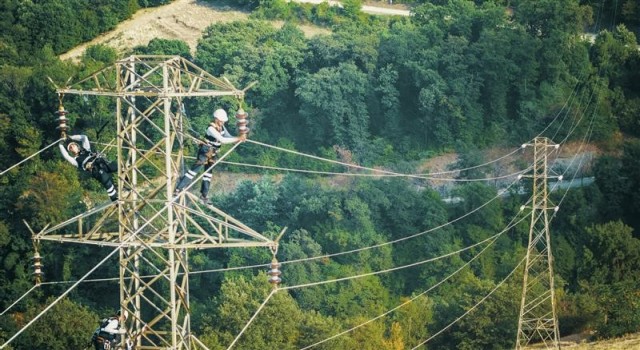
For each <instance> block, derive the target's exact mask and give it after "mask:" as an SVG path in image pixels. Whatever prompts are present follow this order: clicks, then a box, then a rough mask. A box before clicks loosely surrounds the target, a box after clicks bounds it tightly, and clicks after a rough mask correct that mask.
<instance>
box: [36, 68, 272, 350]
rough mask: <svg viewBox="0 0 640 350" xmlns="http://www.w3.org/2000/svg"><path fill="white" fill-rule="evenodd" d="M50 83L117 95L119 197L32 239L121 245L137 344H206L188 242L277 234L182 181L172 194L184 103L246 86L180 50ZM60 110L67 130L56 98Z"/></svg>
mask: <svg viewBox="0 0 640 350" xmlns="http://www.w3.org/2000/svg"><path fill="white" fill-rule="evenodd" d="M245 90H246V89H245ZM57 92H58V94H60V95H61V96H64V95H65V94H75V95H83V96H85V95H93V96H106V97H110V98H115V113H114V116H115V118H116V125H117V138H116V139H115V140H114V141H112V143H111V144H110V145H109V146H108V147H113V148H114V149H115V150H116V151H117V162H118V192H119V194H120V199H119V200H118V201H117V202H114V203H109V204H104V205H99V206H96V207H94V208H93V209H90V210H89V211H88V212H85V213H83V214H80V215H78V216H76V217H74V218H71V219H69V220H67V221H65V222H63V223H60V224H58V225H55V226H53V227H50V228H47V227H46V228H45V229H43V230H42V231H40V232H39V233H37V234H34V240H35V241H37V242H39V241H42V240H50V241H56V242H73V243H81V244H94V245H99V246H107V247H113V248H114V249H118V253H119V270H120V273H119V289H120V291H119V292H120V308H121V311H122V312H123V314H125V315H126V316H127V318H126V321H125V326H126V332H127V333H126V338H127V339H129V340H130V341H132V342H133V343H134V345H135V348H136V349H176V350H177V349H207V348H206V346H205V345H204V344H202V342H201V341H200V340H198V339H197V337H196V336H195V335H194V334H192V332H191V328H190V308H189V258H188V253H189V250H190V249H209V248H224V247H269V248H271V249H272V250H273V251H275V249H276V245H277V242H275V241H273V240H271V239H269V238H266V237H264V236H263V235H262V234H260V233H258V232H255V231H254V230H252V229H251V228H250V227H247V226H246V225H244V224H243V223H242V222H240V221H238V220H236V219H234V218H232V217H231V216H229V215H227V214H226V213H224V212H223V211H222V210H220V209H219V208H216V207H214V206H212V205H210V204H206V203H203V202H201V201H198V199H197V198H196V196H194V195H193V194H191V193H190V192H189V191H184V192H182V193H180V194H178V195H176V196H174V195H173V190H174V188H175V186H176V181H177V180H178V179H179V176H180V173H181V166H182V163H183V146H184V144H185V142H186V140H185V135H187V134H186V133H184V132H183V130H186V125H185V123H187V122H188V120H186V117H185V115H184V113H183V110H184V109H183V108H182V103H183V99H184V98H189V97H217V96H235V97H237V98H242V97H244V92H245V91H244V90H238V89H236V88H235V87H233V85H232V84H231V83H230V82H229V81H227V80H221V79H218V78H215V77H213V76H212V75H211V74H209V73H207V72H205V71H204V70H202V69H200V68H199V67H197V66H195V65H193V64H192V63H190V62H189V61H187V60H185V59H183V58H181V57H179V56H130V57H128V58H125V59H122V60H120V61H117V62H116V63H115V64H113V65H111V66H109V67H106V68H104V69H102V70H100V71H98V72H96V73H94V74H92V75H90V76H89V77H87V78H85V79H82V80H80V81H78V82H77V83H74V84H72V85H70V86H67V87H64V88H59V89H58V90H57ZM58 114H59V115H60V118H59V124H60V125H59V128H60V129H61V130H62V131H63V132H64V131H66V128H67V127H66V124H65V123H66V118H65V117H64V115H65V114H66V111H64V108H63V107H61V109H60V111H59V112H58ZM80 117H81V116H80ZM239 119H240V118H239ZM94 148H95V147H94ZM232 150H233V148H232V149H231V150H229V151H228V152H227V153H226V154H223V155H221V156H220V158H219V160H222V158H224V157H225V156H226V155H227V154H228V153H229V152H231V151H232ZM125 188H126V189H127V190H128V191H125ZM114 254H115V252H114Z"/></svg>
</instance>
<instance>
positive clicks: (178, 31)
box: [60, 0, 330, 62]
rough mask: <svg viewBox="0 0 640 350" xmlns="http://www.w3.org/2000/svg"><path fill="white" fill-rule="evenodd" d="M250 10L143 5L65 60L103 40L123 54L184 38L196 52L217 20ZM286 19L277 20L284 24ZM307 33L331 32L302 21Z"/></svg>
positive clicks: (188, 0)
mask: <svg viewBox="0 0 640 350" xmlns="http://www.w3.org/2000/svg"><path fill="white" fill-rule="evenodd" d="M248 17H249V13H247V12H243V11H238V10H236V9H233V8H231V7H229V6H224V5H213V4H211V3H208V2H204V1H199V0H176V1H174V2H172V3H170V4H168V5H164V6H160V7H154V8H148V9H142V10H140V11H138V12H136V13H135V14H134V15H133V16H132V18H130V19H128V20H126V21H124V22H122V23H120V24H119V25H118V26H117V27H116V28H115V29H114V30H112V31H110V32H108V33H105V34H102V35H100V36H98V37H97V38H95V39H93V40H91V41H89V42H87V43H84V44H82V45H80V46H77V47H75V48H74V49H72V50H70V51H68V52H66V53H64V54H62V55H60V59H61V60H72V61H76V62H77V61H78V60H79V59H80V57H81V56H82V54H83V53H84V52H85V50H86V49H87V48H88V47H89V46H93V45H98V44H103V45H107V46H109V47H112V48H114V49H116V51H118V53H119V54H124V53H126V52H127V51H128V50H130V49H132V48H134V47H136V46H140V45H147V44H148V43H149V42H150V41H151V40H152V39H154V38H162V39H168V40H182V41H184V42H186V43H187V44H188V45H189V48H190V49H191V53H192V54H193V53H195V51H196V46H197V45H198V40H199V39H200V38H201V37H202V34H203V31H204V30H205V29H206V28H207V27H209V26H210V25H212V24H215V23H228V22H233V21H241V20H247V19H248ZM282 24H283V22H278V21H276V22H274V26H276V27H280V26H282ZM299 28H300V29H301V30H302V31H303V32H304V33H305V35H307V36H314V35H319V34H328V33H330V31H329V30H328V29H325V28H320V27H316V26H311V25H299Z"/></svg>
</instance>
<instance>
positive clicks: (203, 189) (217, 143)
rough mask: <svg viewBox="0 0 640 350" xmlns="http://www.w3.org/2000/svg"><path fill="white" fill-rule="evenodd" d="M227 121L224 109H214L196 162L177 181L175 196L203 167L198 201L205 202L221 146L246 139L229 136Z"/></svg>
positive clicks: (242, 136)
mask: <svg viewBox="0 0 640 350" xmlns="http://www.w3.org/2000/svg"><path fill="white" fill-rule="evenodd" d="M228 120H229V117H227V112H225V110H224V109H221V108H220V109H216V110H215V112H213V120H212V121H211V123H210V124H209V127H207V131H206V133H205V140H206V141H203V142H201V143H200V145H199V147H198V154H197V156H196V158H197V159H196V162H195V164H193V166H192V167H191V169H189V170H188V171H187V172H186V173H185V174H184V175H183V176H182V177H181V178H180V181H178V185H177V186H176V189H175V191H174V193H173V195H174V196H177V195H178V194H179V193H180V192H181V191H182V190H183V189H184V188H185V187H187V186H189V184H190V183H191V180H193V178H194V177H195V176H196V174H197V173H198V171H200V168H201V167H202V166H204V167H205V173H204V175H203V176H202V185H201V186H200V199H202V200H203V201H205V202H206V201H207V194H208V193H209V187H210V185H211V173H212V169H211V167H212V166H213V163H214V161H215V157H216V155H217V154H218V151H219V150H220V147H221V146H222V144H228V143H236V142H242V141H244V140H246V139H247V136H246V135H244V134H243V135H240V136H239V137H235V136H232V135H231V134H229V132H228V131H227V129H226V128H225V127H224V124H225V123H226V122H227V121H228Z"/></svg>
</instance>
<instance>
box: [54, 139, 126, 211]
mask: <svg viewBox="0 0 640 350" xmlns="http://www.w3.org/2000/svg"><path fill="white" fill-rule="evenodd" d="M66 139H67V140H70V141H71V142H69V144H68V145H67V147H66V149H65V147H64V140H61V141H60V143H59V144H58V145H59V146H60V153H62V156H63V157H64V159H66V160H67V161H68V162H69V163H71V164H72V165H74V166H75V167H77V168H78V170H80V171H86V172H88V173H90V174H91V176H92V177H93V178H94V179H96V180H98V181H100V183H101V184H102V187H104V189H105V190H107V194H108V195H109V198H110V199H111V201H113V202H115V201H117V200H118V191H117V190H116V188H115V186H113V181H112V180H111V174H112V173H115V172H117V171H118V166H117V164H116V163H115V162H109V161H107V160H106V159H105V158H104V156H103V155H102V154H99V153H95V152H91V144H90V143H89V138H88V137H87V136H86V135H71V136H68V137H67V138H66ZM78 142H80V144H78Z"/></svg>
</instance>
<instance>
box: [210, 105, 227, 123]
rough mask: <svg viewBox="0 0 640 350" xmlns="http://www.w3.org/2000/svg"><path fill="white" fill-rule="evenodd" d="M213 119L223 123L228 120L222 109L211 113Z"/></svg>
mask: <svg viewBox="0 0 640 350" xmlns="http://www.w3.org/2000/svg"><path fill="white" fill-rule="evenodd" d="M213 117H214V118H216V119H218V120H219V121H221V122H223V123H226V122H227V120H229V117H227V112H225V111H224V109H222V108H219V109H216V111H215V112H213Z"/></svg>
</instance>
